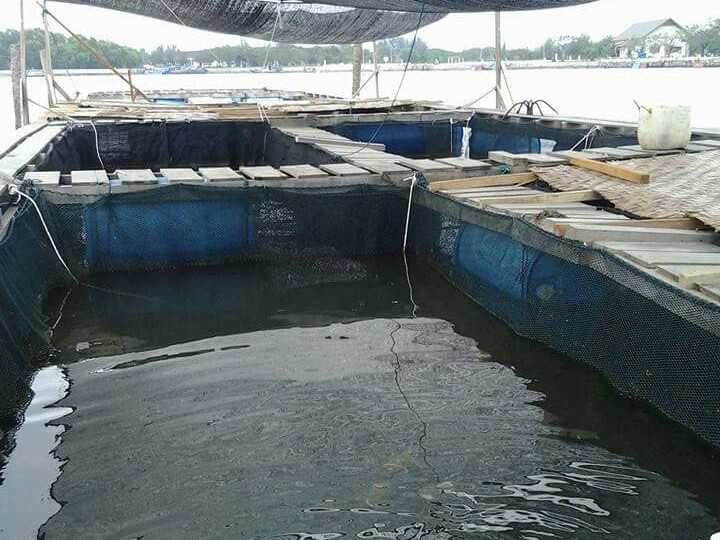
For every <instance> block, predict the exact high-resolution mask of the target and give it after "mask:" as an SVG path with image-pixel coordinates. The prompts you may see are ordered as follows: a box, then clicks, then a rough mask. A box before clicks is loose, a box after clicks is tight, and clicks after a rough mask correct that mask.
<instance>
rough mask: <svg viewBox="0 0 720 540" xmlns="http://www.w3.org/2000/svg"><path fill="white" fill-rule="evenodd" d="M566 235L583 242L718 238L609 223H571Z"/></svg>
mask: <svg viewBox="0 0 720 540" xmlns="http://www.w3.org/2000/svg"><path fill="white" fill-rule="evenodd" d="M565 237H566V238H570V239H573V240H579V241H582V242H666V243H667V242H684V241H689V242H710V243H713V242H715V241H716V240H717V239H718V235H717V234H715V233H712V232H700V231H684V230H675V229H650V228H643V227H616V226H607V225H569V226H568V227H567V228H566V231H565Z"/></svg>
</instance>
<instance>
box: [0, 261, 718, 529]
mask: <svg viewBox="0 0 720 540" xmlns="http://www.w3.org/2000/svg"><path fill="white" fill-rule="evenodd" d="M335 267H337V268H338V269H341V270H342V271H337V272H333V271H328V270H332V268H335ZM410 274H411V276H412V279H413V285H414V292H415V302H416V303H417V304H418V306H419V309H418V313H417V314H418V317H417V318H412V317H411V316H410V315H411V314H412V305H411V304H410V301H409V298H408V288H407V282H406V280H405V273H404V267H403V264H402V260H397V259H394V258H391V259H384V260H373V261H345V262H337V261H336V262H331V261H325V262H324V263H323V264H321V265H317V266H310V267H308V266H304V265H293V264H288V265H276V266H272V267H267V266H259V267H252V266H244V267H229V268H223V269H206V270H193V271H189V272H181V273H172V274H155V275H137V274H136V275H119V276H112V277H106V278H103V279H100V280H99V281H98V283H97V285H99V286H100V287H101V289H105V290H100V289H87V288H83V289H78V290H76V291H75V292H73V294H72V295H71V297H70V298H68V299H67V301H66V302H64V303H63V301H62V300H63V298H59V299H58V302H57V308H56V310H55V311H53V310H52V308H51V309H50V311H52V313H51V315H52V316H53V317H52V318H53V319H54V320H55V319H57V315H58V313H57V310H59V309H60V307H62V315H61V316H60V322H59V324H58V325H57V327H56V329H55V333H54V338H55V344H56V346H58V347H59V349H60V350H61V352H60V357H61V359H62V361H63V362H67V363H68V371H69V376H70V377H71V379H72V382H73V387H72V392H71V393H70V395H69V397H68V398H66V399H65V400H64V401H63V402H62V405H63V406H66V407H72V408H73V410H74V412H73V414H71V415H70V416H68V417H65V418H63V419H62V422H63V423H65V424H68V425H69V426H70V428H71V429H69V430H68V431H67V432H66V433H65V434H64V435H63V440H62V443H61V445H60V446H59V448H58V449H57V452H56V453H57V456H58V459H60V460H67V462H66V463H65V465H64V467H63V472H62V474H61V475H60V477H59V479H58V480H57V483H56V484H55V485H54V487H53V496H54V497H55V499H56V500H61V501H63V507H62V510H61V511H60V512H59V513H57V514H56V515H55V516H54V517H53V518H52V519H50V521H49V522H48V523H47V524H46V525H45V526H44V527H43V528H42V530H41V532H42V533H43V534H45V537H46V538H48V539H50V538H73V537H107V536H110V537H136V538H137V537H143V536H144V537H147V538H180V537H183V538H186V537H187V538H204V537H222V538H225V537H232V538H248V539H266V538H284V539H298V540H299V539H307V540H325V539H332V538H341V537H351V538H391V539H397V540H406V539H420V538H422V539H425V540H430V539H450V538H472V537H476V536H478V535H481V536H482V537H483V538H523V539H533V538H537V539H547V538H566V539H575V538H580V539H584V538H597V537H605V536H608V537H618V538H706V537H709V535H710V534H711V533H712V532H714V531H716V530H718V529H720V526H718V519H717V517H718V515H720V510H719V508H718V493H717V489H716V486H717V485H718V481H719V480H720V467H718V463H717V460H716V457H715V456H714V455H713V454H711V453H709V452H707V451H706V450H705V449H704V448H702V447H700V446H698V445H697V444H696V443H695V442H694V441H693V440H692V439H689V438H687V437H686V436H685V434H684V432H682V431H680V430H678V429H676V428H674V427H672V426H669V425H667V424H666V423H665V422H663V421H661V420H659V419H657V418H656V417H655V416H654V415H652V414H648V413H647V411H645V410H643V409H641V408H638V407H636V406H633V405H632V404H630V403H628V402H626V401H623V400H620V399H619V398H617V397H615V396H614V394H613V393H612V392H610V391H609V389H608V387H607V386H606V385H605V384H604V383H603V382H602V380H601V379H600V378H599V377H598V376H597V375H596V374H594V373H593V372H590V371H588V370H586V369H584V368H583V367H582V366H580V365H578V364H577V363H575V362H572V361H569V360H566V359H565V358H563V357H561V356H559V355H557V354H555V353H553V352H551V351H548V350H547V349H544V348H543V347H540V346H538V345H536V344H533V343H531V342H529V341H527V340H523V339H520V338H518V337H516V336H514V335H513V334H512V333H511V332H510V331H509V330H508V329H507V328H506V327H505V326H504V325H502V324H500V323H499V322H498V321H497V320H495V319H493V318H492V317H490V316H489V315H488V314H487V313H485V312H484V311H482V310H481V309H480V308H478V307H477V306H475V305H473V304H472V303H470V302H469V301H468V300H467V299H466V298H465V297H464V296H463V295H461V294H460V293H458V292H457V291H456V290H454V289H453V288H452V287H450V286H449V285H448V284H447V283H446V282H445V281H444V280H442V279H441V278H440V277H439V276H438V275H437V274H436V273H434V271H433V270H432V269H430V268H428V267H427V266H425V265H423V264H420V263H414V264H411V267H410ZM107 290H116V291H120V292H122V293H123V294H122V295H121V296H120V295H115V294H111V293H108V292H107ZM179 291H182V294H179ZM61 296H62V295H61ZM63 304H64V305H63ZM33 482H37V483H38V484H39V485H41V487H43V488H44V489H47V487H48V483H47V482H48V480H47V479H45V480H43V479H37V480H33ZM43 482H45V483H44V484H43ZM2 489H3V488H2V487H0V495H2Z"/></svg>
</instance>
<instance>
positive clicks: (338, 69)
mask: <svg viewBox="0 0 720 540" xmlns="http://www.w3.org/2000/svg"><path fill="white" fill-rule="evenodd" d="M504 66H505V69H507V70H544V69H632V68H636V69H688V68H694V69H697V68H720V57H710V58H667V59H649V58H648V59H640V60H633V59H619V58H611V59H606V60H576V61H564V62H551V61H548V60H529V61H508V62H505V63H504ZM403 69H405V65H404V64H400V63H397V64H382V65H380V71H381V72H383V71H384V72H395V71H402V70H403ZM494 69H495V64H494V62H457V63H443V64H411V65H410V67H409V70H410V71H492V70H494ZM372 70H373V67H372V65H370V64H365V65H363V72H365V73H372ZM207 71H208V72H207V74H234V73H237V74H253V75H254V74H258V75H260V74H262V75H270V74H282V73H310V74H312V73H350V72H351V71H352V65H350V64H332V65H325V66H287V67H283V68H282V69H281V70H262V69H259V68H232V67H230V68H213V67H208V68H207ZM132 72H133V73H135V74H144V71H143V70H142V69H133V70H132ZM68 75H71V76H102V75H112V72H111V71H110V70H107V69H70V70H66V69H56V70H55V76H56V77H63V76H68ZM147 75H161V74H160V73H148V74H147ZM194 75H204V74H202V73H198V74H194ZM9 76H10V72H9V71H8V70H0V77H9ZM42 76H43V74H42V72H41V71H39V70H30V71H28V77H42ZM162 76H163V77H167V76H177V75H172V74H170V75H162Z"/></svg>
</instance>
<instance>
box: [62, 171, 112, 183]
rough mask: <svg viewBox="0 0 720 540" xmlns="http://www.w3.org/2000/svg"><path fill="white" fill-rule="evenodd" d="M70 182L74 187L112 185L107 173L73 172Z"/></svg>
mask: <svg viewBox="0 0 720 540" xmlns="http://www.w3.org/2000/svg"><path fill="white" fill-rule="evenodd" d="M70 181H71V183H72V185H73V186H82V185H95V184H109V183H110V180H109V179H108V175H107V173H106V172H105V171H72V172H71V173H70Z"/></svg>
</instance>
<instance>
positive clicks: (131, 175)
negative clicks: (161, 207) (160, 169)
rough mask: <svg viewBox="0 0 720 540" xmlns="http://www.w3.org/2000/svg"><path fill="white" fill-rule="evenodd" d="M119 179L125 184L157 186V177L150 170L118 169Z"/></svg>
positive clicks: (116, 172)
mask: <svg viewBox="0 0 720 540" xmlns="http://www.w3.org/2000/svg"><path fill="white" fill-rule="evenodd" d="M115 174H116V175H117V179H118V180H119V181H120V182H122V183H123V184H157V181H158V179H157V176H155V174H154V173H153V172H152V171H151V170H150V169H118V170H116V171H115Z"/></svg>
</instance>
